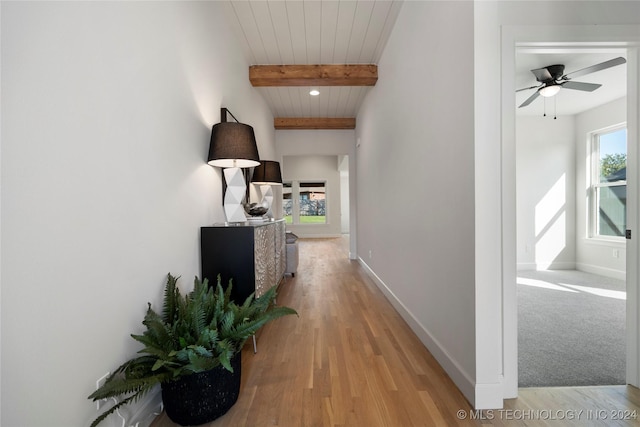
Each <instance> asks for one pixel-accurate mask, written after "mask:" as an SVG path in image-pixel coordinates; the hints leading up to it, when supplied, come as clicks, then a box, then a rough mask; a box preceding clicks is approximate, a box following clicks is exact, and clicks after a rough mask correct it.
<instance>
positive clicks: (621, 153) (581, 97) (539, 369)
mask: <svg viewBox="0 0 640 427" xmlns="http://www.w3.org/2000/svg"><path fill="white" fill-rule="evenodd" d="M623 55H624V53H621V52H620V51H619V50H612V51H610V52H607V51H603V52H598V53H594V52H587V53H585V52H583V51H581V50H575V51H569V50H567V49H562V50H561V51H559V52H557V51H556V50H555V49H553V48H552V47H548V48H547V47H537V48H536V49H535V50H533V49H521V50H516V81H517V82H518V83H517V84H518V86H517V87H520V86H523V87H526V88H527V89H525V90H521V91H519V92H517V93H516V99H517V101H516V104H517V105H518V107H517V113H516V140H515V141H516V142H515V145H516V182H517V184H516V193H517V194H516V204H517V207H516V217H517V236H518V237H517V284H516V286H517V297H518V385H519V386H520V387H546V386H585V385H616V384H624V383H625V368H626V366H625V358H626V347H625V300H626V289H625V282H624V279H625V277H626V265H625V264H626V263H625V257H624V254H625V249H626V248H625V246H626V244H625V240H624V229H625V228H626V227H625V224H624V222H625V221H624V219H625V218H624V213H625V203H626V191H620V189H624V190H626V177H623V178H625V179H616V180H615V182H613V178H612V179H607V178H606V177H605V176H604V175H603V174H601V173H599V172H601V171H600V170H598V168H600V164H601V163H603V162H604V161H607V160H612V159H615V160H617V163H616V164H613V163H612V162H611V161H608V162H607V163H606V166H607V168H606V169H607V171H609V169H616V172H617V174H618V175H621V172H620V171H622V172H624V171H626V157H627V155H626V154H627V153H626V133H622V132H621V131H620V129H623V130H626V64H624V63H621V64H620V63H618V62H621V61H624V60H625V58H624V56H623ZM619 58H622V60H621V61H618V59H619ZM612 63H615V64H617V65H611V66H610V68H606V69H605V67H607V64H612ZM558 64H559V65H558ZM545 67H548V68H551V69H562V74H569V75H571V74H572V73H573V72H575V71H576V70H588V69H592V70H594V69H595V70H596V71H592V72H585V75H583V76H580V77H579V78H576V79H575V81H578V80H579V81H580V83H578V87H581V86H580V85H581V84H584V86H586V87H587V88H588V89H592V87H595V86H590V85H601V86H600V87H598V88H597V91H595V90H594V91H593V92H590V91H582V90H580V91H576V90H569V89H565V88H564V87H562V89H561V90H560V91H559V92H558V93H556V94H555V95H554V96H553V97H550V98H545V97H544V96H538V97H536V95H537V93H538V91H537V88H535V87H534V88H531V87H529V86H530V83H535V82H536V75H535V72H538V73H540V70H545V69H547V68H545ZM531 70H533V71H531ZM575 81H574V80H572V82H574V83H575ZM539 85H540V83H538V84H536V85H535V86H539ZM532 94H533V97H534V100H533V101H532V102H531V103H530V104H527V101H529V100H530V99H531V96H532ZM612 127H616V131H615V132H608V131H609V130H611V129H612ZM604 130H606V131H607V132H608V133H602V135H603V139H602V143H601V144H599V143H598V141H599V139H598V138H597V136H598V135H600V132H601V131H602V132H604ZM605 136H606V137H609V136H622V138H623V140H621V141H619V142H621V143H617V144H608V143H606V141H607V139H606V138H605ZM618 139H620V138H618ZM600 146H601V147H600ZM600 148H601V149H600ZM612 150H613V151H612ZM609 151H611V152H609ZM601 176H602V178H601ZM607 176H609V177H613V176H614V174H613V173H609V172H607ZM616 176H617V175H616ZM592 177H596V180H595V181H594V182H595V183H597V185H598V186H600V185H602V186H603V187H602V190H603V191H599V190H600V189H599V188H592V187H593V186H594V185H595V184H593V183H592V182H591V181H592ZM610 181H611V182H610ZM603 182H604V184H602V183H603ZM585 188H587V189H589V190H588V191H584V189H585ZM592 190H593V191H592ZM618 193H620V194H618ZM606 194H611V195H613V196H616V195H617V197H610V198H609V200H608V201H607V200H605V198H604V197H603V196H604V195H606ZM597 201H602V203H601V206H595V204H596V202H597ZM595 216H597V217H599V218H601V219H604V218H605V217H606V219H608V221H603V220H596V219H594V218H593V217H595ZM598 225H603V226H602V227H598Z"/></svg>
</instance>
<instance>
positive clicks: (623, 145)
mask: <svg viewBox="0 0 640 427" xmlns="http://www.w3.org/2000/svg"><path fill="white" fill-rule="evenodd" d="M591 160H592V164H591V185H590V191H589V195H590V199H591V200H590V205H591V206H590V208H591V209H590V218H589V224H590V237H596V238H598V237H602V238H618V237H624V232H625V229H626V224H627V129H626V127H617V128H611V129H607V130H604V131H600V132H596V133H594V134H592V139H591Z"/></svg>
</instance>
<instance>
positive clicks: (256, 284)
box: [200, 220, 286, 304]
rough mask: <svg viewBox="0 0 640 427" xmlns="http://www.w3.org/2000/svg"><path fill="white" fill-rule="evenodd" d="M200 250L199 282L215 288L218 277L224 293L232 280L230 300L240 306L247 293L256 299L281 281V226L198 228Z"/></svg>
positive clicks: (278, 222)
mask: <svg viewBox="0 0 640 427" xmlns="http://www.w3.org/2000/svg"><path fill="white" fill-rule="evenodd" d="M200 249H201V250H200V255H201V261H202V279H203V280H204V279H205V278H206V279H208V280H209V283H210V284H212V285H215V283H216V282H217V280H218V279H217V278H218V275H220V278H221V280H222V286H223V288H224V289H226V286H227V284H228V283H229V279H232V280H233V290H232V292H231V298H232V299H233V300H234V301H235V302H236V303H237V304H242V303H243V302H244V300H245V299H246V298H247V297H248V296H249V295H250V294H251V293H253V292H255V294H256V297H260V296H261V295H263V294H264V293H265V292H266V291H267V290H269V289H270V288H271V287H273V286H277V285H278V284H279V283H280V280H281V279H282V278H283V277H284V271H285V267H286V259H285V256H286V255H285V222H284V220H276V221H264V222H262V221H260V222H254V221H248V222H245V223H239V224H228V225H227V224H216V225H213V226H211V227H202V228H201V229H200Z"/></svg>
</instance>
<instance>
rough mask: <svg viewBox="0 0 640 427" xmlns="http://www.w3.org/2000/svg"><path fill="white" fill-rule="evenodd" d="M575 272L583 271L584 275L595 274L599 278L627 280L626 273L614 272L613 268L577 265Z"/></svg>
mask: <svg viewBox="0 0 640 427" xmlns="http://www.w3.org/2000/svg"><path fill="white" fill-rule="evenodd" d="M576 270H580V271H584V272H585V273H591V274H597V275H599V276H604V277H611V278H612V279H618V280H627V272H626V271H620V270H614V269H613V268H606V267H600V266H598V265H591V264H584V263H581V262H579V263H577V264H576Z"/></svg>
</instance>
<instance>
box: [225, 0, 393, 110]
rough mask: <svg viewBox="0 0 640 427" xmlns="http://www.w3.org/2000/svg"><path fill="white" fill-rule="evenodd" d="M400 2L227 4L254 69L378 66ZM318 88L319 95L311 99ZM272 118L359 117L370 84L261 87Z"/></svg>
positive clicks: (276, 0) (332, 0)
mask: <svg viewBox="0 0 640 427" xmlns="http://www.w3.org/2000/svg"><path fill="white" fill-rule="evenodd" d="M401 5H402V1H388V0H382V1H380V0H379V1H370V0H357V1H354V0H346V1H345V0H342V1H336V0H330V1H327V0H324V1H318V0H311V1H300V0H293V1H282V0H267V1H228V2H226V12H227V14H228V17H229V21H230V22H231V24H232V26H233V28H234V31H235V33H236V35H237V36H238V38H239V40H240V41H241V44H242V47H243V52H244V54H245V57H246V58H247V61H248V62H249V64H250V65H314V64H377V63H378V61H379V59H380V56H381V54H382V51H383V49H384V47H385V45H386V43H387V39H388V37H389V35H390V34H391V30H392V29H393V25H394V24H395V22H396V18H397V16H398V13H399V11H400V7H401ZM311 89H318V90H319V91H320V94H319V95H318V96H311V95H309V91H310V90H311ZM256 90H258V91H259V92H260V93H261V94H262V96H263V97H264V99H265V100H266V102H267V104H268V105H269V108H270V109H271V112H272V113H273V115H274V117H276V118H277V117H326V118H343V117H355V116H356V115H357V112H358V109H359V108H360V105H361V103H362V101H363V99H364V97H365V95H366V93H367V91H368V90H370V86H339V87H338V86H324V87H314V86H308V87H257V88H256Z"/></svg>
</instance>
